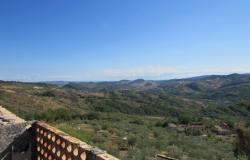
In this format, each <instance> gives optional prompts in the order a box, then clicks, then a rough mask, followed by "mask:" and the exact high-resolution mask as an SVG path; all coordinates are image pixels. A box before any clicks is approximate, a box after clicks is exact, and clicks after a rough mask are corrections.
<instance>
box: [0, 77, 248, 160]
mask: <svg viewBox="0 0 250 160" xmlns="http://www.w3.org/2000/svg"><path fill="white" fill-rule="evenodd" d="M57 84H58V85H57ZM62 84H63V85H62ZM0 105H2V106H4V107H6V108H8V109H9V110H11V111H13V112H14V113H16V114H18V115H19V116H21V117H23V118H25V119H26V120H34V119H35V120H43V121H47V122H48V123H50V124H52V125H54V126H56V127H58V128H59V129H62V130H63V131H65V132H67V133H69V134H71V135H73V136H75V137H77V138H79V139H81V140H83V141H86V142H88V143H90V144H92V145H95V146H98V147H100V148H101V149H104V150H107V151H108V152H109V153H111V154H113V155H115V156H117V157H119V158H121V159H128V160H146V159H150V158H152V157H153V156H154V155H156V154H160V153H161V154H167V155H169V156H171V157H175V158H178V159H180V160H201V159H204V160H208V159H209V160H237V159H239V160H246V159H247V157H246V156H247V154H248V153H249V152H248V151H249V150H248V149H249V144H248V146H247V145H245V146H243V145H240V144H241V143H244V144H246V143H245V142H244V140H246V139H247V138H246V137H248V131H247V130H248V129H247V128H248V127H250V75H249V74H244V75H240V74H232V75H227V76H202V77H195V78H189V79H177V80H168V81H167V80H166V81H146V80H142V79H138V80H135V81H128V80H122V81H117V82H78V83H76V82H70V83H66V82H64V83H63V82H53V83H51V82H50V83H19V82H4V81H1V82H0ZM239 125H240V126H245V127H244V129H241V130H239V128H237V127H236V126H239ZM237 133H238V135H239V133H242V134H243V135H245V136H244V137H243V138H242V137H241V139H240V140H241V141H239V137H238V138H237ZM249 137H250V136H249ZM249 137H248V138H249ZM240 142H241V143H240Z"/></svg>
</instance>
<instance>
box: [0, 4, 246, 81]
mask: <svg viewBox="0 0 250 160" xmlns="http://www.w3.org/2000/svg"><path fill="white" fill-rule="evenodd" d="M249 8H250V1H249V0H73V1H72V0H1V1H0V79H1V80H15V81H57V80H64V81H113V80H121V79H137V78H144V79H155V80H159V79H171V78H182V77H191V76H197V75H209V74H230V73H250V9H249Z"/></svg>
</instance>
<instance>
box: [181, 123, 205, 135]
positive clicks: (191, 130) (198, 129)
mask: <svg viewBox="0 0 250 160" xmlns="http://www.w3.org/2000/svg"><path fill="white" fill-rule="evenodd" d="M185 132H186V134H189V135H193V136H199V135H202V134H204V133H205V132H206V127H205V125H202V124H195V125H188V126H187V127H186V130H185Z"/></svg>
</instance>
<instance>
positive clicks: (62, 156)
mask: <svg viewBox="0 0 250 160" xmlns="http://www.w3.org/2000/svg"><path fill="white" fill-rule="evenodd" d="M34 129H35V132H36V142H37V143H36V149H37V160H118V159H116V158H114V157H113V156H111V155H108V154H107V153H101V154H100V155H95V154H93V153H91V152H90V149H91V148H92V147H91V146H89V145H88V144H86V143H84V142H82V141H80V140H78V139H76V138H73V137H71V136H68V135H67V134H65V133H64V132H61V131H59V130H57V129H55V128H53V127H50V126H49V125H47V124H45V123H41V122H39V123H36V125H35V128H34Z"/></svg>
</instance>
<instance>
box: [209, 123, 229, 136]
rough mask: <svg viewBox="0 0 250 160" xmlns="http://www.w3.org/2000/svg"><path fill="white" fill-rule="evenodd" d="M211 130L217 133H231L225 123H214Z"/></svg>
mask: <svg viewBox="0 0 250 160" xmlns="http://www.w3.org/2000/svg"><path fill="white" fill-rule="evenodd" d="M213 132H215V133H216V134H217V135H230V134H231V133H232V132H231V130H230V128H229V126H228V125H227V124H225V123H222V124H220V125H215V126H214V128H213Z"/></svg>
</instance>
